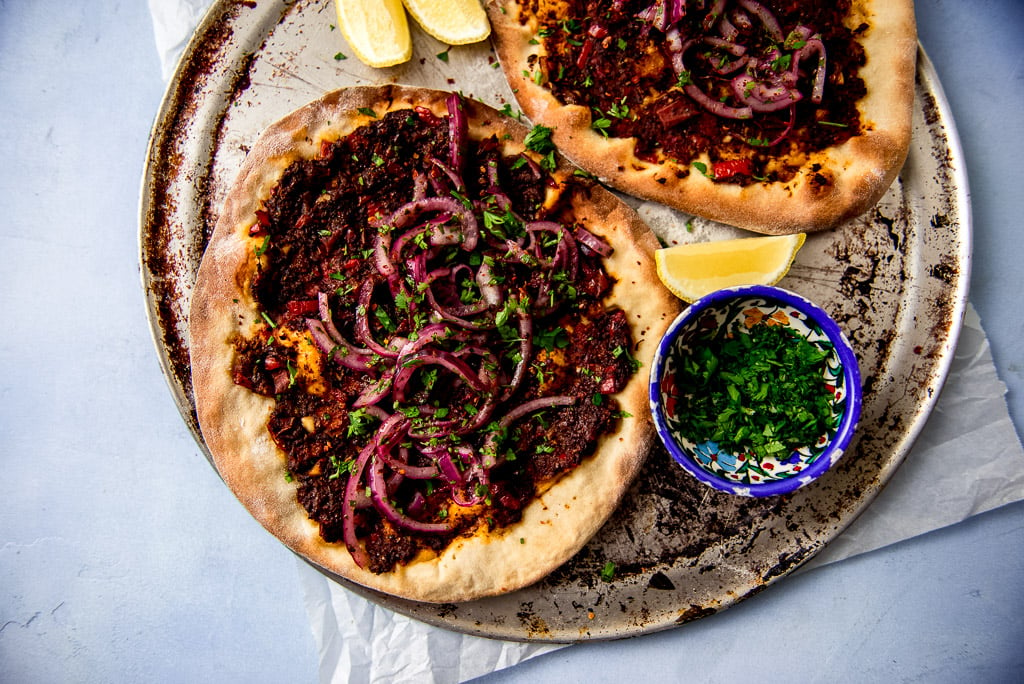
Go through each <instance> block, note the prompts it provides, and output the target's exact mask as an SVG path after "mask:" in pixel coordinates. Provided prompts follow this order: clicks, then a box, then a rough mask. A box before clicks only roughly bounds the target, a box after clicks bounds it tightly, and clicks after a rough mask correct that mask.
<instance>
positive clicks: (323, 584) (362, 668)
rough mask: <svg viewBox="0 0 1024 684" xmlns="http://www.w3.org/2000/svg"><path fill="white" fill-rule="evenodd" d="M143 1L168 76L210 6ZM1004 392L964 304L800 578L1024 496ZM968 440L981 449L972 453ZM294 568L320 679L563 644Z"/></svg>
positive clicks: (496, 661)
mask: <svg viewBox="0 0 1024 684" xmlns="http://www.w3.org/2000/svg"><path fill="white" fill-rule="evenodd" d="M148 1H149V8H150V13H151V15H152V17H153V29H154V39H155V43H156V48H157V54H158V56H159V57H160V64H161V72H162V74H163V77H164V79H165V80H167V79H169V78H170V76H171V75H172V74H173V72H174V67H175V64H176V62H177V59H178V57H179V56H180V54H181V52H182V50H183V48H184V46H185V44H186V43H187V41H188V38H189V36H190V35H191V33H192V31H193V30H194V29H195V27H196V25H197V24H198V22H199V20H200V19H201V18H202V15H203V13H204V12H205V11H206V8H207V7H208V6H209V4H210V0H148ZM641 213H642V212H641ZM1005 394H1006V387H1005V385H1003V383H1002V382H1001V381H1000V380H999V379H998V377H997V376H996V371H995V366H994V364H993V362H992V354H991V351H990V349H989V344H988V339H987V338H986V337H985V332H984V330H983V329H982V326H981V321H980V320H979V319H978V316H977V314H976V313H975V311H974V309H973V308H972V307H970V306H968V310H967V312H966V316H965V320H964V326H963V330H962V332H961V335H960V341H959V345H958V347H957V352H956V356H955V359H954V361H953V364H952V367H951V369H950V374H949V378H948V380H947V382H946V385H945V388H944V389H943V392H942V395H941V396H940V398H939V401H938V404H937V406H936V408H935V410H934V411H933V413H932V415H931V417H930V419H929V420H928V423H927V425H926V426H925V428H924V430H923V431H922V433H921V435H920V436H919V437H918V439H917V442H916V443H915V446H914V448H913V449H912V451H911V453H910V454H909V455H908V456H907V459H906V461H905V462H904V463H903V464H902V465H901V466H900V468H899V470H898V471H897V472H896V474H895V476H894V477H893V478H892V479H891V480H890V482H889V484H888V485H887V487H886V488H885V490H884V491H883V492H882V493H881V494H880V495H879V496H878V498H877V499H876V500H875V501H874V502H873V503H872V504H871V506H869V507H868V509H867V511H865V512H864V513H863V514H862V515H861V516H860V517H859V518H858V519H857V520H856V521H855V522H854V523H853V524H852V525H851V526H850V528H849V529H847V530H846V531H845V532H844V533H843V534H842V535H841V536H840V537H839V538H837V539H836V540H834V541H833V542H832V543H830V544H829V545H828V546H827V547H826V548H825V549H824V550H823V551H822V552H821V553H819V554H818V555H817V556H816V557H815V558H814V559H813V560H812V561H811V562H809V563H808V564H807V565H806V566H805V567H804V568H802V569H801V571H806V570H808V569H811V568H816V567H820V566H822V565H825V564H828V563H834V562H837V561H841V560H843V559H845V558H849V557H851V556H854V555H857V554H860V553H864V552H867V551H871V550H874V549H878V548H881V547H883V546H887V545H889V544H893V543H895V542H898V541H901V540H903V539H908V538H910V537H913V536H916V535H919V534H923V533H925V532H929V531H931V530H935V529H939V528H941V527H945V526H947V525H951V524H953V523H956V522H959V521H961V520H964V519H966V518H968V517H970V516H972V515H975V514H977V513H981V512H984V511H987V510H991V509H993V508H996V507H998V506H1001V505H1004V504H1007V503H1010V502H1013V501H1018V500H1021V499H1024V449H1022V448H1021V443H1020V440H1019V439H1018V437H1017V434H1016V431H1015V430H1014V427H1013V423H1012V422H1011V421H1010V417H1009V413H1008V411H1007V408H1006V401H1005V399H1004V396H1005ZM977 444H987V445H990V448H989V449H987V450H983V451H979V450H977V449H975V448H973V447H974V445H977ZM965 454H970V455H971V458H970V459H969V460H968V459H966V458H964V455H965ZM924 483H927V487H925V486H922V485H923V484H924ZM297 567H298V573H299V576H300V580H301V582H302V585H303V588H304V590H305V600H306V608H307V611H308V614H309V618H310V627H311V630H312V633H313V637H314V639H315V641H316V644H317V648H318V651H319V654H320V678H321V681H323V682H332V683H334V682H352V683H353V684H358V683H361V682H367V683H369V682H412V681H415V682H438V683H446V682H460V681H464V680H467V679H471V678H473V677H478V676H481V675H484V674H487V673H490V672H494V671H497V670H501V669H503V668H506V667H511V666H513V665H515V664H517V663H520V662H523V661H525V660H528V659H530V658H533V657H535V656H538V655H542V654H544V653H549V652H551V651H553V650H557V649H559V648H566V646H559V645H538V644H522V643H513V642H504V641H498V640H492V639H484V638H480V637H473V636H467V635H462V634H458V633H455V632H451V631H448V630H444V629H439V628H436V627H430V626H428V625H425V624H423V623H420V622H418V621H416V620H412V619H410V618H406V617H404V616H401V615H397V614H395V613H393V612H391V611H390V610H387V609H385V608H381V607H379V606H377V605H376V604H373V603H370V602H369V601H366V600H364V599H362V598H360V597H358V596H356V595H354V594H352V593H351V592H349V591H347V590H346V589H343V588H342V587H341V586H339V585H337V584H335V583H333V582H331V581H329V580H328V579H327V578H326V577H324V576H323V575H322V574H320V573H319V572H317V571H316V570H315V569H313V568H312V567H310V566H309V565H308V564H307V563H305V562H304V561H302V560H297ZM396 644H401V648H396V647H395V645H396ZM385 655H386V657H385Z"/></svg>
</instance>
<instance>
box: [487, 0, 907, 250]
mask: <svg viewBox="0 0 1024 684" xmlns="http://www.w3.org/2000/svg"><path fill="white" fill-rule="evenodd" d="M486 6H487V11H488V14H489V16H490V19H491V23H492V26H493V33H492V36H493V38H492V39H493V41H494V44H495V48H496V51H497V53H498V56H499V59H500V62H501V65H502V68H503V69H504V72H505V74H506V76H507V78H508V81H509V83H510V85H511V87H512V90H513V92H514V93H515V95H516V98H517V100H518V102H519V105H520V107H521V108H522V109H523V111H524V113H525V114H526V115H527V116H528V117H529V118H530V119H531V120H532V121H533V122H534V123H537V124H541V125H543V126H546V127H549V128H551V129H552V130H553V136H552V138H553V140H554V141H555V143H556V144H557V145H558V147H559V150H560V151H562V152H563V153H564V154H565V155H566V156H567V157H569V158H570V159H572V160H573V161H575V162H576V163H577V164H579V165H580V166H581V167H583V168H584V169H587V170H588V171H591V172H592V173H595V174H597V175H598V176H599V177H600V178H601V180H602V181H603V182H605V183H607V184H609V185H611V186H613V187H615V188H617V189H620V190H622V191H624V192H627V193H630V194H633V195H636V196H638V197H643V198H647V199H652V200H655V201H659V202H662V203H664V204H666V205H668V206H671V207H675V208H677V209H680V210H682V211H686V212H689V213H692V214H696V215H699V216H703V217H706V218H710V219H714V220H718V221H722V222H725V223H729V224H732V225H735V226H739V227H741V228H746V229H749V230H753V231H757V232H761V233H769V234H783V233H794V232H805V231H814V230H821V229H825V228H829V227H833V226H835V225H837V224H839V223H840V222H842V221H844V220H846V219H849V218H851V217H854V216H857V215H859V214H861V213H863V212H864V211H865V210H867V209H868V208H870V207H871V206H873V205H874V204H875V203H876V202H877V201H878V199H880V198H881V196H882V195H883V194H884V193H885V191H886V190H887V189H888V188H889V186H890V185H891V184H892V182H893V181H894V180H895V178H896V177H897V175H898V173H899V171H900V169H901V168H902V166H903V163H904V161H905V159H906V155H907V151H908V147H909V143H910V136H911V114H912V106H913V98H914V78H915V69H916V55H917V34H916V23H915V19H914V8H913V2H912V0H891V1H890V0H838V1H832V0H761V1H756V0H489V2H487V3H486Z"/></svg>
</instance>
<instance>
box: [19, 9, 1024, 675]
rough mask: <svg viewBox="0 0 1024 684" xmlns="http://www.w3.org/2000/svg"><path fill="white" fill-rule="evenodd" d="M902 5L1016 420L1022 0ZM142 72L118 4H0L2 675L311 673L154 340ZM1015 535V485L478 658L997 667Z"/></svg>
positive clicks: (746, 671) (138, 40)
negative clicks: (985, 509) (912, 532)
mask: <svg viewBox="0 0 1024 684" xmlns="http://www.w3.org/2000/svg"><path fill="white" fill-rule="evenodd" d="M917 7H918V19H919V29H920V37H921V42H922V43H923V45H924V47H925V49H926V50H927V51H928V53H929V55H930V57H931V59H932V60H933V62H934V63H935V66H936V69H937V71H938V73H939V77H940V79H941V80H942V83H943V86H944V88H945V90H946V93H947V95H948V97H949V99H950V101H951V106H952V110H953V113H954V116H955V118H956V121H957V124H958V127H959V131H960V135H961V139H962V143H963V148H964V153H965V156H966V159H967V167H968V173H969V176H970V183H971V190H972V197H973V206H974V227H975V232H974V245H975V249H974V264H973V276H972V292H971V301H972V302H973V304H974V305H975V307H976V308H977V310H978V311H979V313H980V315H981V318H982V322H983V324H984V325H985V328H986V330H987V332H988V334H989V339H990V341H991V344H992V349H993V354H994V357H995V361H996V367H997V369H998V371H999V374H1000V377H1001V378H1002V379H1003V380H1004V382H1006V383H1007V385H1008V387H1009V389H1010V393H1009V395H1008V402H1009V406H1010V411H1011V415H1012V417H1013V419H1014V422H1015V424H1016V425H1017V426H1018V432H1020V429H1021V427H1022V426H1024V375H1022V369H1024V352H1022V345H1021V343H1020V342H1021V339H1022V338H1024V329H1022V328H1024V322H1022V321H1024V315H1022V313H1021V311H1022V308H1024V307H1022V305H1021V300H1020V294H1021V291H1022V286H1024V277H1022V268H1021V264H1022V261H1024V226H1022V225H1021V224H1022V221H1021V214H1022V213H1024V200H1022V195H1024V182H1022V180H1021V174H1022V170H1024V142H1022V141H1024V38H1022V35H1024V3H1021V2H1018V1H1017V0H1000V1H987V2H986V1H981V0H973V1H971V2H961V1H959V0H919V2H918V3H917ZM163 89H164V85H163V83H162V82H161V79H160V71H159V64H158V60H157V56H156V54H155V51H154V49H153V36H152V26H151V22H150V17H149V13H148V10H147V8H146V5H145V3H143V2H141V1H140V0H135V1H133V2H132V1H129V2H113V1H111V0H103V1H96V2H90V3H78V2H71V1H70V0H67V1H64V2H60V1H58V0H45V1H31V2H29V1H25V0H22V1H21V2H0V314H2V316H0V324H2V334H0V463H2V464H3V469H2V472H3V477H2V478H0V681H3V682H64V681H68V682H70V681H74V682H115V681H117V682H119V681H148V682H190V681H229V682H232V681H246V682H285V681H287V682H313V681H315V680H316V677H317V673H316V668H317V658H316V653H315V652H314V644H313V639H312V636H311V632H310V626H309V622H308V620H307V617H306V613H305V610H304V608H303V605H302V596H301V591H300V587H299V584H298V577H297V573H296V560H295V558H294V557H293V556H292V555H291V553H290V552H288V551H287V550H286V549H285V548H284V547H283V546H281V545H280V544H279V543H278V542H277V541H276V540H274V539H273V538H271V537H270V536H269V535H268V534H267V533H266V532H264V531H263V530H262V528H260V527H259V526H258V524H257V523H255V522H254V521H253V520H252V519H251V518H250V517H249V515H248V514H247V513H246V512H245V511H244V510H243V509H242V508H241V506H240V505H239V504H238V503H237V502H236V501H235V500H234V499H233V498H232V497H231V496H230V495H228V494H227V492H226V490H225V489H224V487H223V485H222V484H221V483H220V481H219V480H218V479H217V477H216V475H215V474H214V472H213V471H212V469H211V468H209V467H208V466H207V465H206V463H205V461H204V459H203V457H202V455H201V454H200V452H199V450H198V449H197V447H196V445H195V443H194V442H193V440H192V437H191V436H190V434H189V432H188V430H187V429H186V427H185V425H184V423H183V422H182V421H181V420H180V418H179V416H178V414H177V412H176V409H175V407H174V404H173V402H172V400H171V396H170V393H169V392H168V390H167V385H166V383H165V381H164V379H163V377H162V375H161V374H160V369H159V367H158V364H157V359H156V354H155V352H154V350H153V345H152V341H151V338H150V334H149V329H148V326H147V322H146V318H145V310H144V305H143V299H142V292H141V287H140V284H139V269H138V263H137V261H138V260H137V251H138V248H137V231H138V228H137V206H138V191H139V182H140V176H141V171H142V165H143V160H144V155H145V148H146V142H147V138H148V134H149V129H150V126H151V124H152V121H153V119H154V116H155V113H156V110H157V107H158V105H159V102H160V99H161V97H162V94H163ZM979 448H985V445H979ZM964 458H970V454H964ZM1022 549H1024V504H1020V503H1018V504H1012V505H1010V506H1005V507H1003V508H1001V509H998V510H996V511H993V512H990V513H987V514H983V515H980V516H976V517H974V518H971V519H969V520H967V521H965V522H963V523H961V524H958V525H955V526H953V527H950V528H947V529H944V530H940V531H937V532H933V533H930V534H927V535H924V536H923V537H919V538H916V539H912V540H909V541H906V542H902V543H900V544H897V545H894V546H892V547H889V548H886V549H882V550H879V551H875V552H872V553H868V554H865V555H862V556H858V557H855V558H853V559H850V560H847V561H844V562H842V563H839V564H836V565H832V566H828V567H825V568H821V569H818V570H814V571H811V572H808V573H806V574H802V575H799V576H796V577H792V578H789V579H787V580H785V581H783V582H781V583H779V584H777V585H775V586H773V587H772V588H771V589H770V590H768V591H765V592H763V593H762V594H760V595H758V596H756V597H754V598H753V599H750V600H748V601H745V602H743V603H741V604H739V605H738V606H736V607H734V608H731V609H729V610H727V611H725V612H723V613H721V614H719V615H716V616H713V617H711V618H708V619H704V620H701V621H699V622H697V623H693V624H690V625H687V626H686V627H683V628H681V629H677V630H672V631H669V632H665V633H661V634H657V635H652V636H648V637H643V638H638V639H630V640H625V641H619V642H612V643H600V644H586V645H581V646H574V647H572V648H569V649H563V650H561V651H559V652H557V653H554V654H551V655H547V656H543V657H541V658H538V659H536V660H533V661H530V662H527V663H525V664H523V665H520V666H518V667H516V668H513V669H511V670H507V671H504V672H500V673H497V674H494V675H491V676H490V677H488V678H485V679H487V680H488V681H491V682H512V681H519V680H530V681H558V680H561V681H583V680H590V681H608V682H611V681H616V682H617V681H630V680H633V681H637V680H641V679H642V680H643V681H646V682H652V681H653V682H670V681H671V682H677V681H741V680H756V681H784V680H786V681H798V682H809V681H830V682H832V681H929V682H933V681H939V682H945V681H948V682H958V681H972V682H1002V681H1021V680H1022V679H1024V648H1022V647H1021V644H1022V643H1024V552H1022Z"/></svg>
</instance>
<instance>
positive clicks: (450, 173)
mask: <svg viewBox="0 0 1024 684" xmlns="http://www.w3.org/2000/svg"><path fill="white" fill-rule="evenodd" d="M430 163H431V164H433V165H434V166H436V167H437V168H438V169H439V170H440V171H441V173H443V174H444V175H445V176H446V177H447V178H448V180H449V181H450V182H451V184H452V186H451V188H450V189H449V191H448V192H446V193H444V194H445V195H448V194H451V190H455V191H456V192H458V193H459V194H460V195H464V194H466V184H465V183H464V182H463V181H462V176H460V175H459V173H458V171H456V170H455V169H453V168H452V167H451V166H448V164H445V163H444V162H443V161H441V160H440V159H436V158H434V157H431V158H430Z"/></svg>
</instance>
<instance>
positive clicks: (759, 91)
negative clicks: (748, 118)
mask: <svg viewBox="0 0 1024 684" xmlns="http://www.w3.org/2000/svg"><path fill="white" fill-rule="evenodd" d="M731 85H732V90H733V93H734V94H735V95H736V98H737V99H738V100H740V101H741V102H743V104H745V105H747V106H748V107H750V108H751V109H753V110H754V111H755V112H777V111H779V110H781V109H785V108H786V107H789V106H792V105H794V104H796V103H797V102H799V101H800V100H801V99H802V98H803V95H801V94H800V91H799V90H796V89H795V88H787V87H786V86H784V85H782V84H781V83H777V84H774V85H768V84H765V83H763V82H761V81H757V80H756V79H754V78H753V77H752V76H749V75H747V74H740V75H739V76H737V77H736V78H734V79H733V80H732V82H731Z"/></svg>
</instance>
